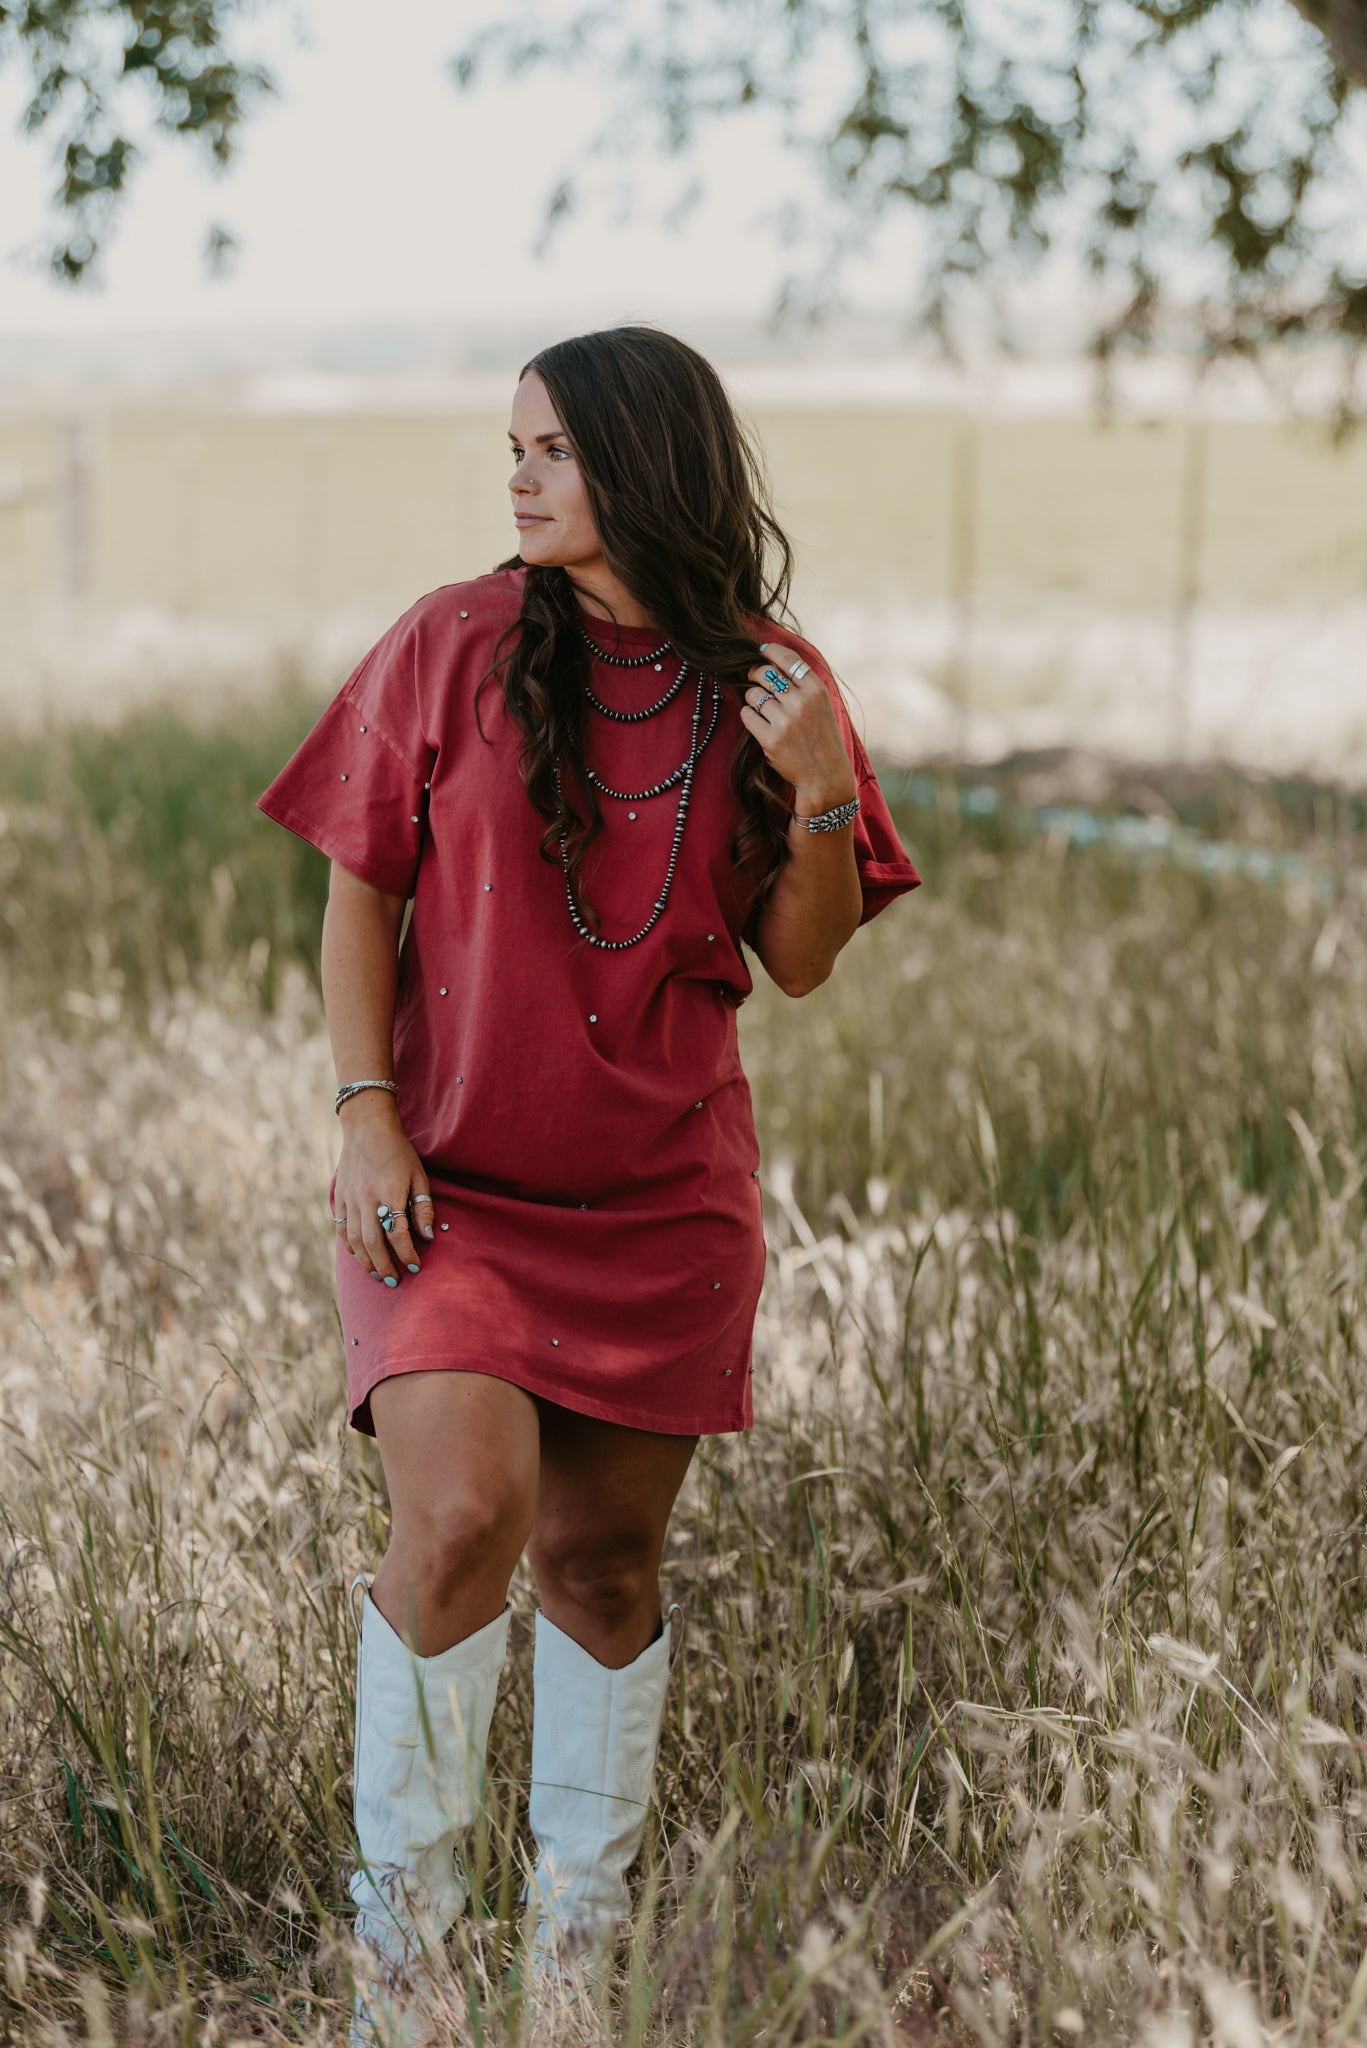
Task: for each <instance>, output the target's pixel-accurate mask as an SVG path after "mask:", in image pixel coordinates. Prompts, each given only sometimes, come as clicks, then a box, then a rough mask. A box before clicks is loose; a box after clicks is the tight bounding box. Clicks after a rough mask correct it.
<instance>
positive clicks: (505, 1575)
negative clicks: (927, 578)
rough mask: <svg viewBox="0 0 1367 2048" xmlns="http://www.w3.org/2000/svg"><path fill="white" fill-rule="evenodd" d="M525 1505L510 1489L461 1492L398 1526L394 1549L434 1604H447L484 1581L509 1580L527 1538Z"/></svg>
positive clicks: (397, 1522)
mask: <svg viewBox="0 0 1367 2048" xmlns="http://www.w3.org/2000/svg"><path fill="white" fill-rule="evenodd" d="M529 1520H530V1516H529V1513H528V1510H527V1505H526V1503H525V1502H524V1501H523V1500H522V1499H521V1498H519V1496H518V1495H517V1494H516V1493H515V1492H512V1491H510V1490H507V1489H501V1488H498V1487H494V1488H491V1489H489V1490H487V1491H484V1490H480V1491H478V1492H473V1491H470V1492H462V1493H460V1494H458V1495H453V1496H452V1497H450V1498H448V1499H445V1500H438V1501H429V1502H424V1504H423V1506H422V1508H421V1510H419V1511H417V1512H413V1511H411V1510H410V1512H409V1514H408V1515H407V1516H406V1517H405V1518H404V1520H403V1521H402V1522H400V1520H399V1518H398V1517H397V1516H396V1518H395V1524H394V1533H393V1543H394V1547H395V1548H397V1549H398V1550H400V1551H401V1553H402V1555H403V1558H404V1563H405V1566H406V1568H407V1572H406V1575H407V1577H408V1578H409V1579H410V1580H411V1581H413V1582H414V1583H416V1584H417V1585H418V1586H420V1588H421V1590H422V1591H423V1592H424V1593H425V1594H426V1595H427V1596H428V1597H429V1598H430V1599H432V1600H434V1601H435V1602H436V1603H437V1604H438V1605H445V1604H448V1603H449V1602H450V1601H451V1600H452V1599H455V1598H456V1597H458V1596H459V1595H460V1593H461V1592H462V1590H463V1589H465V1588H468V1587H469V1586H470V1584H471V1583H472V1581H476V1580H480V1579H483V1578H485V1577H491V1578H498V1579H505V1580H506V1579H509V1578H511V1577H512V1574H513V1570H514V1567H515V1566H516V1564H517V1560H518V1558H519V1557H520V1556H521V1555H522V1550H523V1546H524V1545H525V1543H526V1540H527V1527H528V1522H529Z"/></svg>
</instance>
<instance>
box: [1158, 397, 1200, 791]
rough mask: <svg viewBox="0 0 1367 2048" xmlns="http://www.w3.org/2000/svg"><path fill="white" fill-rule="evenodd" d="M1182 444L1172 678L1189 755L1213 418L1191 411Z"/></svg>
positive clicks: (1171, 692) (1176, 716)
mask: <svg viewBox="0 0 1367 2048" xmlns="http://www.w3.org/2000/svg"><path fill="white" fill-rule="evenodd" d="M1186 429H1187V431H1186V437H1185V440H1184V441H1183V444H1182V474H1181V479H1180V481H1179V484H1178V501H1177V535H1178V540H1177V545H1178V549H1179V556H1178V562H1177V601H1176V604H1175V606H1174V608H1173V619H1172V668H1171V674H1170V676H1169V681H1168V743H1169V745H1170V747H1171V749H1172V753H1173V755H1174V757H1175V758H1176V759H1177V760H1179V761H1181V760H1185V759H1186V756H1187V752H1188V749H1189V748H1190V745H1191V680H1192V659H1191V656H1192V626H1193V619H1192V614H1193V612H1194V610H1195V608H1196V602H1197V599H1198V598H1199V597H1200V595H1201V570H1202V561H1201V544H1202V541H1203V540H1204V538H1205V528H1206V485H1207V473H1208V469H1209V455H1210V451H1209V446H1208V441H1209V430H1208V425H1207V422H1206V421H1205V420H1204V419H1202V418H1201V417H1200V416H1199V415H1198V414H1196V413H1194V412H1189V413H1188V414H1187V419H1186Z"/></svg>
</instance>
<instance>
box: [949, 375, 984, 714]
mask: <svg viewBox="0 0 1367 2048" xmlns="http://www.w3.org/2000/svg"><path fill="white" fill-rule="evenodd" d="M977 538H978V420H977V418H976V416H974V415H973V414H969V413H965V414H962V415H961V416H960V418H959V420H958V422H957V424H956V427H955V433H954V443H953V450H952V454H951V467H950V476H949V596H950V604H951V606H952V609H953V622H952V626H951V640H950V654H949V665H948V666H949V678H950V688H951V690H952V692H953V697H954V703H955V706H956V708H957V710H958V714H959V716H958V728H959V738H958V751H959V753H960V754H961V755H962V754H964V753H966V752H967V750H968V720H969V713H970V711H971V708H972V704H971V691H972V673H973V598H974V587H975V584H976V581H977V567H978V564H977Z"/></svg>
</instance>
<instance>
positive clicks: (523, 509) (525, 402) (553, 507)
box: [508, 370, 603, 572]
mask: <svg viewBox="0 0 1367 2048" xmlns="http://www.w3.org/2000/svg"><path fill="white" fill-rule="evenodd" d="M508 439H509V441H510V442H511V444H512V453H513V460H514V462H515V463H516V464H517V467H516V468H515V469H514V471H513V473H512V476H511V478H510V479H509V482H508V488H509V490H510V491H511V492H512V497H513V519H514V521H515V523H516V526H517V544H518V552H519V553H520V554H521V556H522V559H523V561H524V562H534V563H535V564H536V565H537V567H538V568H543V569H550V568H564V569H569V570H570V571H571V572H573V571H574V570H575V569H583V568H585V567H588V566H589V565H590V564H593V563H598V562H601V561H602V558H603V551H602V548H601V547H600V545H599V542H598V535H597V532H596V531H595V529H594V524H593V520H592V518H591V517H590V514H589V501H588V494H587V492H586V491H585V489H584V479H583V477H582V476H581V475H580V473H579V464H578V463H577V462H576V461H575V459H574V456H573V454H572V453H571V450H570V444H569V440H568V437H567V436H566V433H565V430H564V428H563V427H562V426H561V424H560V422H559V420H558V419H557V418H556V416H555V407H554V406H553V405H552V404H551V400H550V395H549V393H548V392H547V390H546V387H545V385H544V384H543V383H542V381H541V379H540V378H539V377H538V376H537V374H536V372H535V370H529V371H528V372H527V374H526V376H525V377H524V378H523V379H522V382H521V383H520V384H519V385H518V387H517V390H516V392H515V393H514V395H513V412H512V425H511V426H510V427H509V429H508Z"/></svg>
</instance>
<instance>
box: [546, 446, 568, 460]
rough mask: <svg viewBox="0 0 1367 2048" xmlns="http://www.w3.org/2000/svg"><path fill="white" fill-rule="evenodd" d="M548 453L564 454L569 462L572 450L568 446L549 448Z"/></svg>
mask: <svg viewBox="0 0 1367 2048" xmlns="http://www.w3.org/2000/svg"><path fill="white" fill-rule="evenodd" d="M546 453H547V454H548V455H563V456H564V458H565V460H566V461H567V462H568V461H569V459H570V451H569V449H568V448H548V449H547V451H546Z"/></svg>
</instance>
